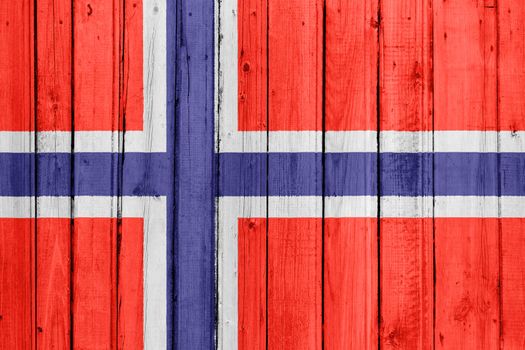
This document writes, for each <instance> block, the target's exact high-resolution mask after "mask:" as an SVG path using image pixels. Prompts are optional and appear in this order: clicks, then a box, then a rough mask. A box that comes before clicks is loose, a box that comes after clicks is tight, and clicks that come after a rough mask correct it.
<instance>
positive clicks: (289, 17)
mask: <svg viewBox="0 0 525 350" xmlns="http://www.w3.org/2000/svg"><path fill="white" fill-rule="evenodd" d="M283 14H286V15H285V16H283ZM268 50H269V53H268V55H269V57H268V70H269V73H268V74H269V78H268V79H269V83H268V84H269V86H268V92H269V109H270V110H269V124H268V127H269V129H270V130H290V131H292V130H318V131H321V130H322V107H323V83H322V80H323V1H321V0H308V1H304V0H287V1H271V2H269V3H268Z"/></svg>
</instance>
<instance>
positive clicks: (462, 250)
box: [435, 218, 500, 349]
mask: <svg viewBox="0 0 525 350" xmlns="http://www.w3.org/2000/svg"><path fill="white" fill-rule="evenodd" d="M498 230H499V225H498V220H497V219H480V218H474V219H464V218H461V219H438V218H437V219H435V235H436V324H435V327H436V328H435V344H436V348H438V349H496V348H498V346H499V343H500V339H499V327H500V325H499V322H500V320H499V297H498V274H499V263H498V262H499V250H498Z"/></svg>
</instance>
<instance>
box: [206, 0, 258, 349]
mask: <svg viewBox="0 0 525 350" xmlns="http://www.w3.org/2000/svg"><path fill="white" fill-rule="evenodd" d="M216 3H217V6H218V8H217V9H216V14H217V15H219V14H220V16H219V17H217V19H216V20H217V28H218V32H217V35H218V37H219V38H220V39H218V43H219V47H218V51H217V54H218V55H217V57H216V59H217V64H216V67H217V68H218V69H217V70H216V71H215V76H216V79H217V81H216V83H217V86H218V88H217V92H216V96H215V97H216V102H217V106H218V110H217V114H216V115H217V119H216V121H215V126H216V127H215V133H216V142H215V151H216V152H218V153H219V156H218V158H217V159H218V164H217V166H218V172H219V179H218V180H219V181H218V193H219V196H228V198H224V197H223V198H220V199H219V201H218V202H217V205H216V215H217V216H216V218H217V222H216V225H217V231H216V234H217V244H218V246H217V259H218V261H217V263H218V284H217V288H218V290H217V293H218V294H217V297H218V310H217V312H218V320H219V323H218V329H217V336H218V339H217V340H218V342H217V346H218V348H219V349H224V350H228V349H238V348H239V349H252V348H253V349H255V348H261V347H262V348H266V306H265V305H266V297H265V295H266V277H265V278H264V285H263V289H261V290H259V291H256V289H255V288H257V287H261V286H260V285H253V286H252V287H251V288H253V289H251V288H250V289H247V285H246V281H251V280H252V279H256V278H257V276H260V275H259V274H260V273H264V276H266V257H265V253H264V255H262V252H260V253H261V254H260V255H259V256H255V255H254V256H253V258H252V260H250V261H253V264H251V263H250V264H246V263H245V258H244V257H245V255H243V254H244V252H245V250H244V249H250V250H252V249H253V250H255V249H256V248H257V247H259V248H262V247H260V243H261V240H262V242H264V245H265V246H264V249H266V233H267V223H266V220H265V219H266V216H267V214H266V213H267V208H266V199H265V196H266V193H267V189H266V172H267V157H266V155H264V154H261V153H262V152H265V151H266V150H267V134H266V130H267V122H266V121H267V120H266V118H267V112H266V103H267V88H266V84H267V69H266V54H267V51H266V50H267V45H266V33H267V32H266V29H267V28H266V17H267V13H266V9H267V4H266V1H252V0H244V1H242V0H241V1H238V0H226V1H217V2H216ZM245 129H246V130H258V131H260V132H255V133H252V134H251V135H250V134H249V133H241V132H239V131H241V130H245ZM232 152H235V153H232ZM237 152H256V153H251V154H248V153H247V154H242V155H241V154H239V153H237ZM252 160H253V161H252ZM248 162H250V164H251V166H250V168H249V169H247V168H246V167H244V164H247V163H248ZM227 169H228V170H227ZM232 179H236V180H235V181H233V182H232ZM250 185H253V187H254V189H255V192H256V193H255V195H256V196H257V197H255V200H254V201H252V200H251V199H252V198H250V195H254V193H250V192H251V190H250ZM246 222H248V231H246V230H245V229H246V224H245V223H246ZM253 222H255V223H256V224H255V226H254V227H252V226H251V224H250V223H253ZM245 233H249V236H246V235H245ZM260 259H263V261H261V260H260ZM258 263H263V264H264V270H263V271H260V270H259V269H258V267H259V266H258V265H257V264H258ZM254 269H255V270H254ZM250 272H252V273H253V274H255V275H248V274H249V273H250ZM252 292H253V293H252ZM255 293H258V294H255ZM263 296H264V297H263ZM252 297H253V299H252ZM263 298H264V299H263ZM255 304H258V307H257V308H256V309H254V308H253V307H252V306H253V305H255Z"/></svg>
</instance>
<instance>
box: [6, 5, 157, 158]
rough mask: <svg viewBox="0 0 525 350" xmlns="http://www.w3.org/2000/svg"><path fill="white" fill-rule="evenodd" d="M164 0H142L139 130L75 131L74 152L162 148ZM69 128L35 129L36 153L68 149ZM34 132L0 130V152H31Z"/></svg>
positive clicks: (61, 151) (108, 151) (66, 151)
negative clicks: (141, 91)
mask: <svg viewBox="0 0 525 350" xmlns="http://www.w3.org/2000/svg"><path fill="white" fill-rule="evenodd" d="M166 2H167V0H143V70H144V71H143V72H144V74H143V87H144V114H143V118H142V119H143V123H144V124H143V129H142V131H126V132H122V131H75V132H74V137H75V140H74V141H75V152H106V153H110V152H118V150H121V149H122V144H124V145H125V152H140V153H147V152H166V145H167V128H166V123H167V119H166V115H167V110H166V106H167V70H166V62H167V36H166V30H167V29H166V23H167V19H166V16H167V4H166ZM71 134H72V133H71V132H70V131H43V132H37V138H38V139H37V140H36V141H37V143H38V147H37V150H38V152H39V153H70V152H71ZM34 151H35V132H29V131H21V132H18V131H0V153H33V152H34Z"/></svg>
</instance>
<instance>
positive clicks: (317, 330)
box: [268, 218, 322, 349]
mask: <svg viewBox="0 0 525 350" xmlns="http://www.w3.org/2000/svg"><path fill="white" fill-rule="evenodd" d="M268 225H269V226H268V347H269V348H271V349H320V348H321V344H322V319H321V308H322V294H321V289H322V286H321V284H322V277H321V268H322V240H321V231H322V229H321V228H322V221H321V219H320V218H314V219H305V218H301V219H275V218H271V219H269V223H268Z"/></svg>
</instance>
